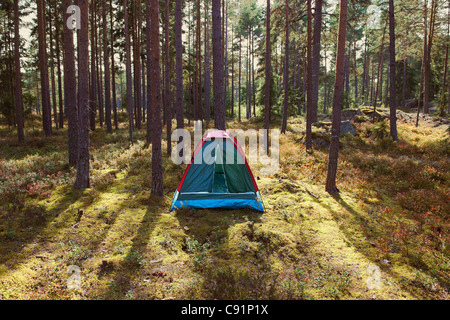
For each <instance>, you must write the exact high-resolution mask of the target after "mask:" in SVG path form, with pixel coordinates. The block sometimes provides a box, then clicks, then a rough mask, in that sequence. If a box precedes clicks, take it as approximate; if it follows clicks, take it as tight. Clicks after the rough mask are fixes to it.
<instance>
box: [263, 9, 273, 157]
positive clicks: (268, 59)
mask: <svg viewBox="0 0 450 320" xmlns="http://www.w3.org/2000/svg"><path fill="white" fill-rule="evenodd" d="M265 59H266V61H265V69H266V70H265V81H266V84H265V88H264V89H265V97H264V129H265V137H264V143H265V147H266V148H265V150H266V153H267V152H269V126H270V91H271V68H272V66H271V43H270V0H267V4H266V57H265Z"/></svg>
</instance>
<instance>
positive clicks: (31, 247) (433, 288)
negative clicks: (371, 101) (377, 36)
mask: <svg viewBox="0 0 450 320" xmlns="http://www.w3.org/2000/svg"><path fill="white" fill-rule="evenodd" d="M122 116H123V115H122ZM411 117H412V115H411ZM124 123H125V121H124ZM436 123H438V124H437V125H436ZM124 125H125V124H124ZM227 125H228V127H230V128H237V127H239V128H243V129H249V128H255V129H258V128H260V127H262V124H261V122H258V121H256V120H255V121H244V122H243V123H242V124H240V123H237V122H236V121H234V122H231V121H230V122H228V123H227ZM354 126H355V128H356V132H357V133H356V135H355V136H352V135H349V134H347V135H344V136H343V137H342V139H341V143H342V148H341V151H340V158H339V167H338V177H337V184H338V187H339V189H340V191H341V192H340V194H339V195H338V196H331V195H329V194H328V193H326V192H325V188H324V181H325V177H326V169H327V159H328V149H327V147H326V146H324V145H315V146H314V151H313V152H312V153H307V152H306V150H305V147H304V145H303V144H302V139H303V136H304V120H303V118H290V119H289V121H288V128H287V133H286V134H285V135H281V136H280V170H279V171H278V172H277V173H276V174H274V175H270V176H263V175H262V174H261V173H260V169H261V168H260V167H259V166H253V167H252V170H253V173H254V175H255V178H256V179H257V183H258V186H259V189H260V190H261V193H262V198H263V201H264V206H265V212H264V213H262V214H261V213H257V212H254V211H251V210H186V209H183V210H178V211H175V212H169V207H170V204H171V200H172V196H173V192H174V190H175V189H176V187H177V186H178V183H179V181H180V180H181V177H182V175H183V173H184V169H185V167H186V166H185V165H183V166H179V165H175V164H173V163H172V161H171V160H170V158H169V157H167V156H165V155H164V157H163V170H164V189H165V196H164V197H156V196H153V195H151V148H149V147H148V145H146V144H145V143H144V141H145V131H144V129H142V130H140V131H138V132H136V135H135V137H136V141H137V142H136V143H135V144H133V145H130V143H129V142H128V139H127V138H128V137H127V129H126V127H125V126H124V127H120V128H119V130H118V131H117V132H114V133H113V134H111V135H107V134H106V130H105V128H100V129H97V130H96V131H95V132H92V133H91V148H90V150H91V184H92V185H91V188H89V189H86V190H76V189H74V188H73V187H72V185H73V182H74V179H75V169H74V168H71V167H69V165H68V163H67V159H68V154H67V142H66V140H67V129H60V130H55V132H54V135H53V136H51V137H49V138H45V137H44V135H43V133H42V131H41V125H40V124H39V123H38V122H37V121H35V120H28V121H27V123H26V127H27V131H26V142H25V144H23V145H18V144H17V142H16V136H15V133H14V131H12V130H10V128H8V127H7V126H6V125H5V124H4V123H2V124H1V125H0V299H449V291H450V281H449V279H450V220H449V218H450V216H449V213H450V201H448V200H449V199H450V170H449V169H450V143H449V134H450V133H449V129H448V125H446V124H440V122H436V121H434V120H433V119H432V117H429V118H428V119H421V124H420V126H419V127H417V128H416V127H415V126H414V124H412V123H411V122H408V121H407V120H405V121H402V120H399V122H398V131H399V141H398V142H393V141H392V140H391V139H390V138H388V135H389V134H388V127H387V126H386V123H384V122H378V123H376V124H372V123H371V122H361V123H355V124H354ZM144 127H145V126H144ZM321 130H322V129H317V128H315V129H314V131H315V132H316V131H317V132H316V135H321V134H322V133H320V131H321ZM324 139H325V140H326V137H325V138H324ZM163 150H165V141H163ZM69 266H77V267H78V268H79V269H78V268H77V267H71V268H70V269H69ZM77 270H79V276H80V279H81V283H80V289H78V290H74V289H69V288H67V281H68V278H69V277H71V276H74V275H77ZM378 275H379V277H378ZM378 280H379V281H378Z"/></svg>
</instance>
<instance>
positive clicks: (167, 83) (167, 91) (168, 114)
mask: <svg viewBox="0 0 450 320" xmlns="http://www.w3.org/2000/svg"><path fill="white" fill-rule="evenodd" d="M199 20H200V19H199ZM164 25H165V27H164V33H165V39H164V48H165V49H164V51H165V64H166V67H165V70H164V71H165V74H166V75H165V77H164V80H165V86H164V89H165V90H164V91H165V93H164V95H165V106H164V109H165V110H166V123H167V127H166V133H167V155H168V156H170V154H171V149H172V143H171V134H172V102H171V99H170V96H171V95H170V60H169V0H165V1H164Z"/></svg>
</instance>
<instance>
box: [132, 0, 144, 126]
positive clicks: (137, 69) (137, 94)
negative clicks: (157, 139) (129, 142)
mask: <svg viewBox="0 0 450 320" xmlns="http://www.w3.org/2000/svg"><path fill="white" fill-rule="evenodd" d="M140 6H141V2H140V0H134V2H133V12H134V15H133V26H134V32H133V54H134V58H133V67H134V99H135V107H136V108H135V109H136V118H135V120H136V124H135V126H136V128H137V129H138V130H139V129H141V123H142V106H141V66H140V64H141V59H140V51H141V50H140V47H141V42H140V20H141V19H140V16H141V14H140V13H141V10H140Z"/></svg>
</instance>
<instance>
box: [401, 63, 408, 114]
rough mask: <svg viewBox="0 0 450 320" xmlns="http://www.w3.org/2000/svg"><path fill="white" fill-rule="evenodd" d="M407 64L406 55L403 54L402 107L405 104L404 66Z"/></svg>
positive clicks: (405, 74)
mask: <svg viewBox="0 0 450 320" xmlns="http://www.w3.org/2000/svg"><path fill="white" fill-rule="evenodd" d="M407 66H408V56H405V59H404V60H403V85H402V106H403V108H404V107H405V106H406V76H407V73H406V71H407V70H406V68H407Z"/></svg>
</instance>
